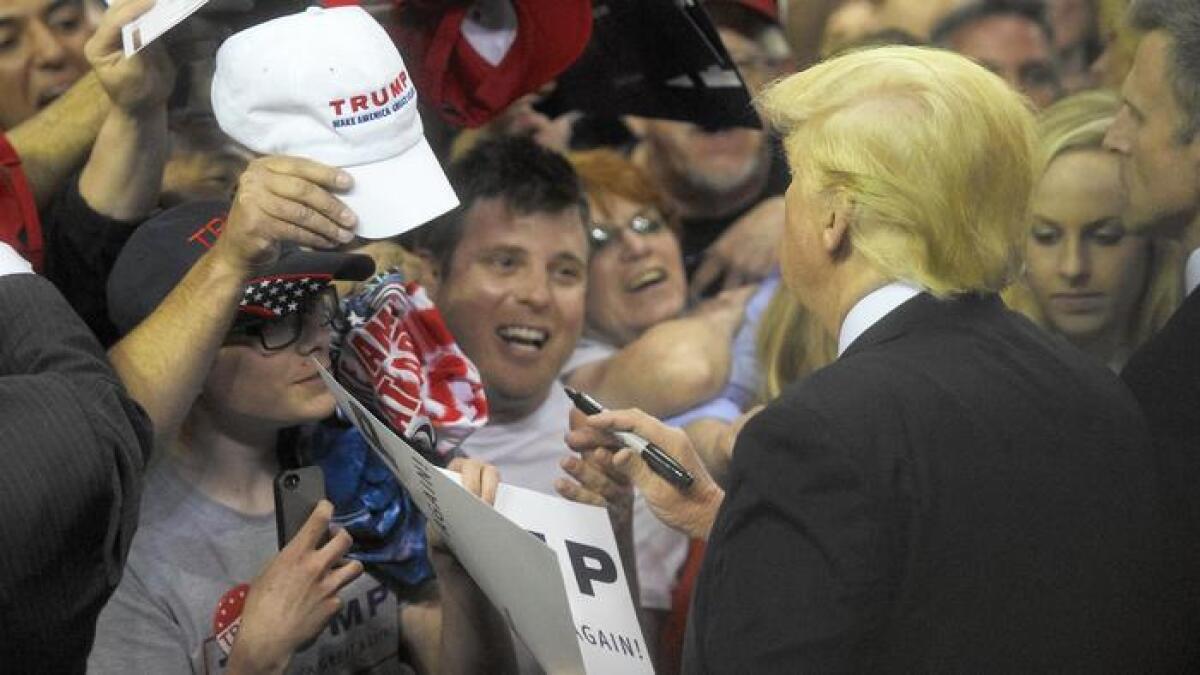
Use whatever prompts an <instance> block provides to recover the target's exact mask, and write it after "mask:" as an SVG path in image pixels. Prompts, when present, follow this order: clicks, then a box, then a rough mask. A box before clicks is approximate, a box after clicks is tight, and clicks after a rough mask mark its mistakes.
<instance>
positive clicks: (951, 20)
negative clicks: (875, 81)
mask: <svg viewBox="0 0 1200 675" xmlns="http://www.w3.org/2000/svg"><path fill="white" fill-rule="evenodd" d="M996 16H1015V17H1020V18H1023V19H1025V20H1027V21H1029V22H1030V23H1033V24H1037V26H1038V27H1039V28H1041V29H1042V32H1043V33H1045V35H1046V43H1047V44H1051V45H1052V44H1054V27H1053V26H1052V25H1051V24H1050V19H1049V18H1048V17H1047V16H1046V3H1045V2H1042V0H974V1H973V2H968V3H967V4H965V5H962V6H961V7H959V8H958V9H956V10H954V11H953V12H950V13H949V14H947V15H946V16H944V17H942V19H941V21H938V22H937V25H935V26H934V27H933V32H932V33H931V34H930V37H929V41H930V43H931V44H935V45H938V46H939V47H946V46H949V45H950V44H951V42H952V41H953V40H954V34H955V33H957V32H958V31H960V30H962V29H963V28H966V27H967V26H969V25H972V24H974V23H977V22H979V21H983V20H984V19H990V18H992V17H996Z"/></svg>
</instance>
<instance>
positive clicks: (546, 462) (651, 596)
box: [461, 384, 688, 609]
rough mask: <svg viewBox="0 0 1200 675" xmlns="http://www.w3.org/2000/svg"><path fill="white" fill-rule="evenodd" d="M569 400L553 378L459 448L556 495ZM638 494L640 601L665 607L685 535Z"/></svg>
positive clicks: (510, 477)
mask: <svg viewBox="0 0 1200 675" xmlns="http://www.w3.org/2000/svg"><path fill="white" fill-rule="evenodd" d="M570 411H571V400H570V399H569V398H567V395H566V393H564V392H563V390H562V387H559V386H558V385H557V384H555V385H554V386H552V387H551V388H550V395H549V396H547V397H546V400H545V401H544V402H543V403H542V405H540V406H538V409H537V410H535V411H534V412H533V414H531V415H529V416H528V417H526V418H524V419H521V420H518V421H516V422H511V423H508V424H491V423H489V424H488V425H486V426H484V427H483V428H482V429H480V430H478V431H476V432H475V433H474V434H472V435H471V436H470V437H468V438H467V440H466V441H464V442H463V444H462V446H461V449H462V451H463V452H464V453H465V454H466V455H467V456H468V457H474V458H476V459H481V460H483V461H485V462H488V463H490V464H493V465H495V466H496V468H498V469H499V470H500V477H501V480H503V481H504V482H505V483H509V484H511V485H516V486H518V487H523V488H528V489H530V490H536V491H538V492H541V493H544V494H549V495H557V494H558V493H557V492H555V490H554V481H555V480H556V479H558V478H564V477H567V474H566V473H565V472H564V471H563V470H562V468H561V467H560V466H559V462H560V461H561V460H562V458H563V457H566V456H567V455H569V454H571V452H572V451H571V449H570V448H568V447H567V444H566V442H565V441H564V440H563V437H564V436H566V434H567V430H568V429H569V427H570ZM645 501H646V500H645V499H643V498H642V496H641V495H640V494H638V495H637V496H636V498H635V500H634V509H633V541H634V549H635V552H636V555H637V571H638V581H639V583H640V584H641V596H642V597H641V600H642V606H644V607H650V608H653V609H669V608H670V607H671V589H672V588H674V586H675V577H676V575H677V574H678V572H679V568H680V567H681V566H682V565H683V561H684V559H685V558H687V548H688V540H687V537H686V536H684V535H682V534H680V533H678V532H676V531H674V530H672V529H670V528H669V527H667V526H666V525H663V524H662V523H661V522H660V521H659V520H658V519H657V518H655V517H654V514H653V513H651V512H650V508H649V506H647V505H646V503H645Z"/></svg>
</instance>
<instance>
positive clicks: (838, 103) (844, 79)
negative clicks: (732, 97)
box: [759, 46, 1035, 296]
mask: <svg viewBox="0 0 1200 675" xmlns="http://www.w3.org/2000/svg"><path fill="white" fill-rule="evenodd" d="M759 106H760V109H761V110H762V112H763V115H764V117H765V118H766V119H767V120H768V121H769V122H770V123H771V124H772V125H773V126H774V127H775V128H776V129H778V130H779V131H780V133H781V134H782V136H783V139H784V147H785V149H786V150H787V156H788V163H789V164H790V165H791V168H792V173H793V176H794V177H795V178H797V179H800V180H804V181H808V183H807V184H808V185H810V186H811V187H813V188H814V189H816V190H819V191H821V192H822V193H824V194H829V195H834V196H838V197H841V198H845V199H847V200H848V202H849V203H850V204H852V206H853V208H854V214H855V215H854V219H853V221H852V224H851V226H850V241H851V244H852V245H853V247H854V249H855V250H856V251H858V252H859V253H860V254H862V255H863V256H864V257H865V258H866V259H867V260H868V261H869V263H870V264H871V265H872V266H873V267H874V268H875V269H876V270H877V271H879V272H880V273H882V274H884V275H885V276H887V277H889V278H892V279H906V280H909V281H913V282H915V283H917V284H919V285H921V286H923V287H925V288H926V289H928V290H929V291H930V292H931V293H933V294H935V295H939V296H945V295H949V294H952V293H958V292H967V291H984V290H988V291H998V290H1000V289H1001V288H1003V287H1004V286H1005V285H1006V284H1007V282H1008V281H1009V279H1010V278H1011V277H1012V276H1013V274H1014V272H1015V271H1016V269H1017V263H1018V261H1019V258H1018V257H1017V253H1016V252H1017V250H1018V248H1017V245H1018V242H1019V241H1020V240H1021V237H1022V236H1023V235H1024V234H1025V229H1024V228H1025V223H1026V220H1027V215H1028V202H1029V196H1030V193H1031V191H1032V188H1033V181H1034V168H1033V155H1034V148H1035V132H1034V120H1033V115H1032V113H1031V110H1030V107H1029V104H1028V103H1027V101H1025V100H1024V99H1023V98H1022V97H1021V96H1020V95H1019V94H1017V93H1015V92H1014V91H1013V90H1012V89H1011V88H1010V87H1009V86H1008V85H1007V84H1005V83H1004V81H1003V80H1001V79H1000V78H999V77H997V76H996V75H994V74H992V73H990V72H988V71H987V70H986V69H984V68H982V67H981V66H979V65H976V64H975V63H973V62H971V61H970V60H968V59H966V58H964V57H962V56H959V55H957V54H953V53H951V52H947V51H943V50H939V49H931V48H923V47H905V46H888V47H878V48H873V49H865V50H861V51H856V52H850V53H847V54H843V55H841V56H838V57H836V58H833V59H830V60H829V61H826V62H824V63H822V64H819V65H817V66H814V67H812V68H810V69H808V70H806V71H804V72H802V73H798V74H795V75H792V76H790V77H787V78H785V79H783V80H780V81H778V82H776V83H775V84H773V85H772V86H771V87H769V88H768V89H767V90H766V91H765V92H764V93H763V95H762V96H761V97H760V98H759Z"/></svg>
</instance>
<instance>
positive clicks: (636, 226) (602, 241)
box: [588, 215, 666, 251]
mask: <svg viewBox="0 0 1200 675" xmlns="http://www.w3.org/2000/svg"><path fill="white" fill-rule="evenodd" d="M626 227H628V228H629V231H630V232H632V233H634V234H636V235H638V236H646V235H648V234H654V233H655V232H659V231H661V230H662V229H663V228H664V227H666V223H664V222H663V221H662V218H659V217H657V216H646V215H636V216H634V217H633V219H632V220H630V221H629V224H628V225H626ZM619 236H620V232H618V229H617V227H616V226H614V225H604V224H601V223H592V226H591V227H589V228H588V239H590V240H591V242H592V248H594V249H596V250H597V251H599V250H600V249H602V248H604V247H605V246H608V245H609V244H610V243H612V242H613V240H615V239H616V238H617V237H619Z"/></svg>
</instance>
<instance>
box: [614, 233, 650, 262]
mask: <svg viewBox="0 0 1200 675" xmlns="http://www.w3.org/2000/svg"><path fill="white" fill-rule="evenodd" d="M620 237H621V258H622V259H625V260H637V259H638V258H641V257H643V256H645V255H647V254H649V253H650V242H649V241H647V238H646V236H645V235H641V234H638V233H637V232H634V231H633V230H631V229H629V228H628V227H623V228H621V234H620Z"/></svg>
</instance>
